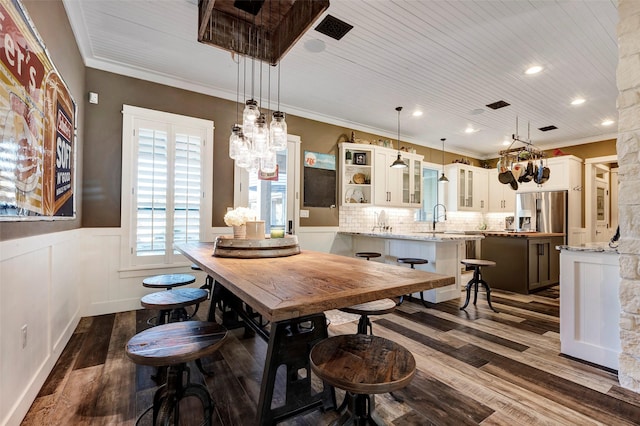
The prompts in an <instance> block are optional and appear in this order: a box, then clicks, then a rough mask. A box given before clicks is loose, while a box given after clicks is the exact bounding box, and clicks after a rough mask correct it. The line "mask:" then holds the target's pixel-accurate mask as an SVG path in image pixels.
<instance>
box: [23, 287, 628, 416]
mask: <svg viewBox="0 0 640 426" xmlns="http://www.w3.org/2000/svg"><path fill="white" fill-rule="evenodd" d="M492 296H493V305H494V307H496V308H497V309H498V310H499V311H500V313H498V314H496V313H494V312H492V311H491V310H490V309H488V306H487V305H486V301H485V300H484V294H481V295H479V300H478V305H477V307H476V306H473V305H471V306H470V307H469V308H468V309H467V311H466V312H464V311H460V310H459V309H458V306H459V304H458V302H457V301H452V302H446V303H441V304H437V305H430V306H429V308H428V309H426V308H424V307H423V306H422V305H421V304H419V303H413V302H411V301H407V302H405V303H403V304H402V305H401V306H400V307H399V308H398V309H397V310H396V311H395V312H394V313H391V314H387V315H385V316H383V317H379V318H377V319H376V320H375V321H374V325H373V327H374V333H375V334H376V335H379V336H383V337H386V338H389V339H392V340H394V341H396V342H398V343H400V344H402V345H404V346H405V347H407V348H408V349H409V350H410V351H411V352H412V353H413V354H414V356H415V358H416V363H417V367H418V372H417V374H416V377H415V378H414V380H413V381H412V382H411V384H410V385H409V386H408V387H406V388H405V389H403V390H401V391H399V392H396V394H398V395H400V396H402V397H403V398H404V400H405V402H404V403H400V402H397V401H395V400H394V399H393V398H392V397H391V396H389V395H386V394H385V395H378V396H377V397H376V406H377V409H378V412H379V413H380V415H381V417H382V418H383V419H384V420H385V421H386V422H387V423H388V424H390V425H398V426H401V425H430V424H433V425H477V424H482V425H543V424H544V425H596V424H606V425H632V424H640V394H637V393H634V392H631V391H628V390H625V389H622V388H621V387H620V386H619V385H618V381H617V376H616V372H615V371H610V370H608V369H604V368H600V367H597V366H594V365H590V364H588V363H584V362H580V361H577V360H574V359H571V358H569V357H565V356H562V355H561V354H559V348H560V340H559V326H558V324H559V320H558V311H559V308H558V301H559V299H558V289H557V287H554V288H551V289H547V290H544V291H542V292H539V293H537V294H534V295H529V296H523V295H517V294H512V293H506V292H500V291H493V292H492ZM207 309H208V302H206V303H205V304H204V305H203V306H201V308H200V313H199V316H201V317H203V316H205V315H206V312H207ZM152 315H153V313H151V312H149V311H144V310H139V311H130V312H123V313H118V314H111V315H102V316H97V317H90V318H83V319H82V320H81V322H80V324H79V326H78V328H77V330H76V331H75V333H74V334H73V337H72V338H71V340H70V341H69V344H68V345H67V347H66V349H65V350H64V352H63V354H62V356H61V358H60V359H59V361H58V363H57V364H56V366H55V368H54V370H53V371H52V372H51V375H50V376H49V378H48V379H47V381H46V383H45V384H44V386H43V387H42V390H41V391H40V394H39V395H38V397H37V399H36V400H35V402H34V403H33V405H32V407H31V409H30V411H29V413H28V414H27V416H26V418H25V420H24V422H23V424H24V425H38V426H39V425H82V424H87V425H133V424H134V422H135V419H136V417H137V415H138V414H140V413H142V412H143V411H144V410H145V408H146V407H148V406H149V405H150V404H151V399H152V396H153V392H154V391H155V386H156V384H155V382H153V381H152V380H151V378H150V376H151V374H152V370H151V368H149V367H141V366H136V365H135V364H133V363H132V362H131V361H130V360H129V359H128V358H127V357H126V355H125V353H124V346H125V343H126V342H127V340H128V339H129V338H130V337H131V336H133V335H134V334H135V333H136V332H138V331H141V330H143V329H145V328H147V327H148V325H147V323H146V321H147V319H148V318H149V317H150V316H152ZM353 332H355V323H346V324H341V325H336V324H332V325H331V326H330V327H329V333H330V334H342V333H353ZM230 334H231V336H230V338H229V339H228V340H227V342H226V343H225V344H224V345H223V347H222V348H221V349H220V351H219V352H218V353H216V354H215V355H214V356H211V357H208V358H206V359H205V360H204V362H203V363H204V366H205V368H206V369H208V370H210V371H213V372H214V375H213V376H212V377H203V376H202V375H201V374H200V373H199V372H198V370H197V369H196V368H195V367H193V368H191V373H192V380H198V381H202V382H204V383H205V384H206V386H207V387H208V389H209V391H210V392H211V395H212V397H213V399H214V402H215V407H216V408H215V415H214V422H213V423H214V424H215V425H253V424H254V416H255V410H256V402H257V398H258V394H259V389H260V380H261V377H262V365H263V362H264V358H265V353H266V347H267V345H266V343H265V342H264V341H263V340H261V339H260V338H259V337H253V338H244V337H243V333H242V330H233V331H231V332H230ZM337 394H338V397H340V396H341V393H340V392H339V391H338V392H337ZM281 398H282V394H281V393H277V394H276V396H275V397H274V399H276V400H279V399H281ZM183 404H184V405H185V407H184V408H183V409H182V415H183V418H182V422H181V423H182V424H185V425H187V424H200V422H201V418H200V417H199V415H201V409H200V407H199V406H198V405H197V404H195V403H194V402H193V401H189V400H186V401H184V402H183ZM336 417H337V416H336V414H335V413H334V412H327V413H323V412H321V411H319V410H318V411H314V412H311V413H308V414H306V415H304V416H299V417H297V418H294V419H290V420H288V421H286V422H284V423H283V424H285V425H324V424H328V423H330V422H331V421H332V420H334V419H335V418H336ZM140 424H141V425H149V424H151V415H150V413H149V414H147V415H145V417H143V419H142V420H141V422H140Z"/></svg>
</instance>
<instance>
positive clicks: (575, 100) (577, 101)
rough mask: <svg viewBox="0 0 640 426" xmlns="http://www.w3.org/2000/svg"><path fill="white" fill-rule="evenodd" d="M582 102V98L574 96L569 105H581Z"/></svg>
mask: <svg viewBox="0 0 640 426" xmlns="http://www.w3.org/2000/svg"><path fill="white" fill-rule="evenodd" d="M583 103H584V98H575V99H574V100H572V101H571V105H582V104H583Z"/></svg>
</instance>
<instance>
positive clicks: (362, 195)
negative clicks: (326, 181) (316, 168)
mask: <svg viewBox="0 0 640 426" xmlns="http://www.w3.org/2000/svg"><path fill="white" fill-rule="evenodd" d="M372 148H373V147H370V146H367V145H360V144H353V143H341V144H340V145H339V154H338V155H339V156H340V161H339V167H340V169H339V173H340V204H341V205H353V204H358V205H362V206H370V205H372V203H373V197H374V194H373V190H372V188H373V179H374V174H373V163H374V156H375V154H374V151H373V149H372ZM347 157H350V158H349V159H347Z"/></svg>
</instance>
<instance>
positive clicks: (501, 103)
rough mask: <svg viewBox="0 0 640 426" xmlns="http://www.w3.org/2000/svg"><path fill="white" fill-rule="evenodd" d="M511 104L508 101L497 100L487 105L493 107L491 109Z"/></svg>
mask: <svg viewBox="0 0 640 426" xmlns="http://www.w3.org/2000/svg"><path fill="white" fill-rule="evenodd" d="M509 105H511V104H510V103H507V102H505V101H497V102H494V103H492V104H489V105H487V107H488V108H491V109H500V108H504V107H507V106H509Z"/></svg>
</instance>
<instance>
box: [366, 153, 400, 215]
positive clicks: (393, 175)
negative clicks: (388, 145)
mask: <svg viewBox="0 0 640 426" xmlns="http://www.w3.org/2000/svg"><path fill="white" fill-rule="evenodd" d="M397 156H398V154H397V152H396V151H394V150H391V149H385V148H382V149H376V151H375V165H374V175H375V185H374V187H373V188H374V193H375V195H374V203H375V205H377V206H400V205H402V172H403V170H407V169H395V168H392V167H390V166H391V163H393V162H394V161H395V160H396V158H397ZM405 161H406V159H405Z"/></svg>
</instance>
